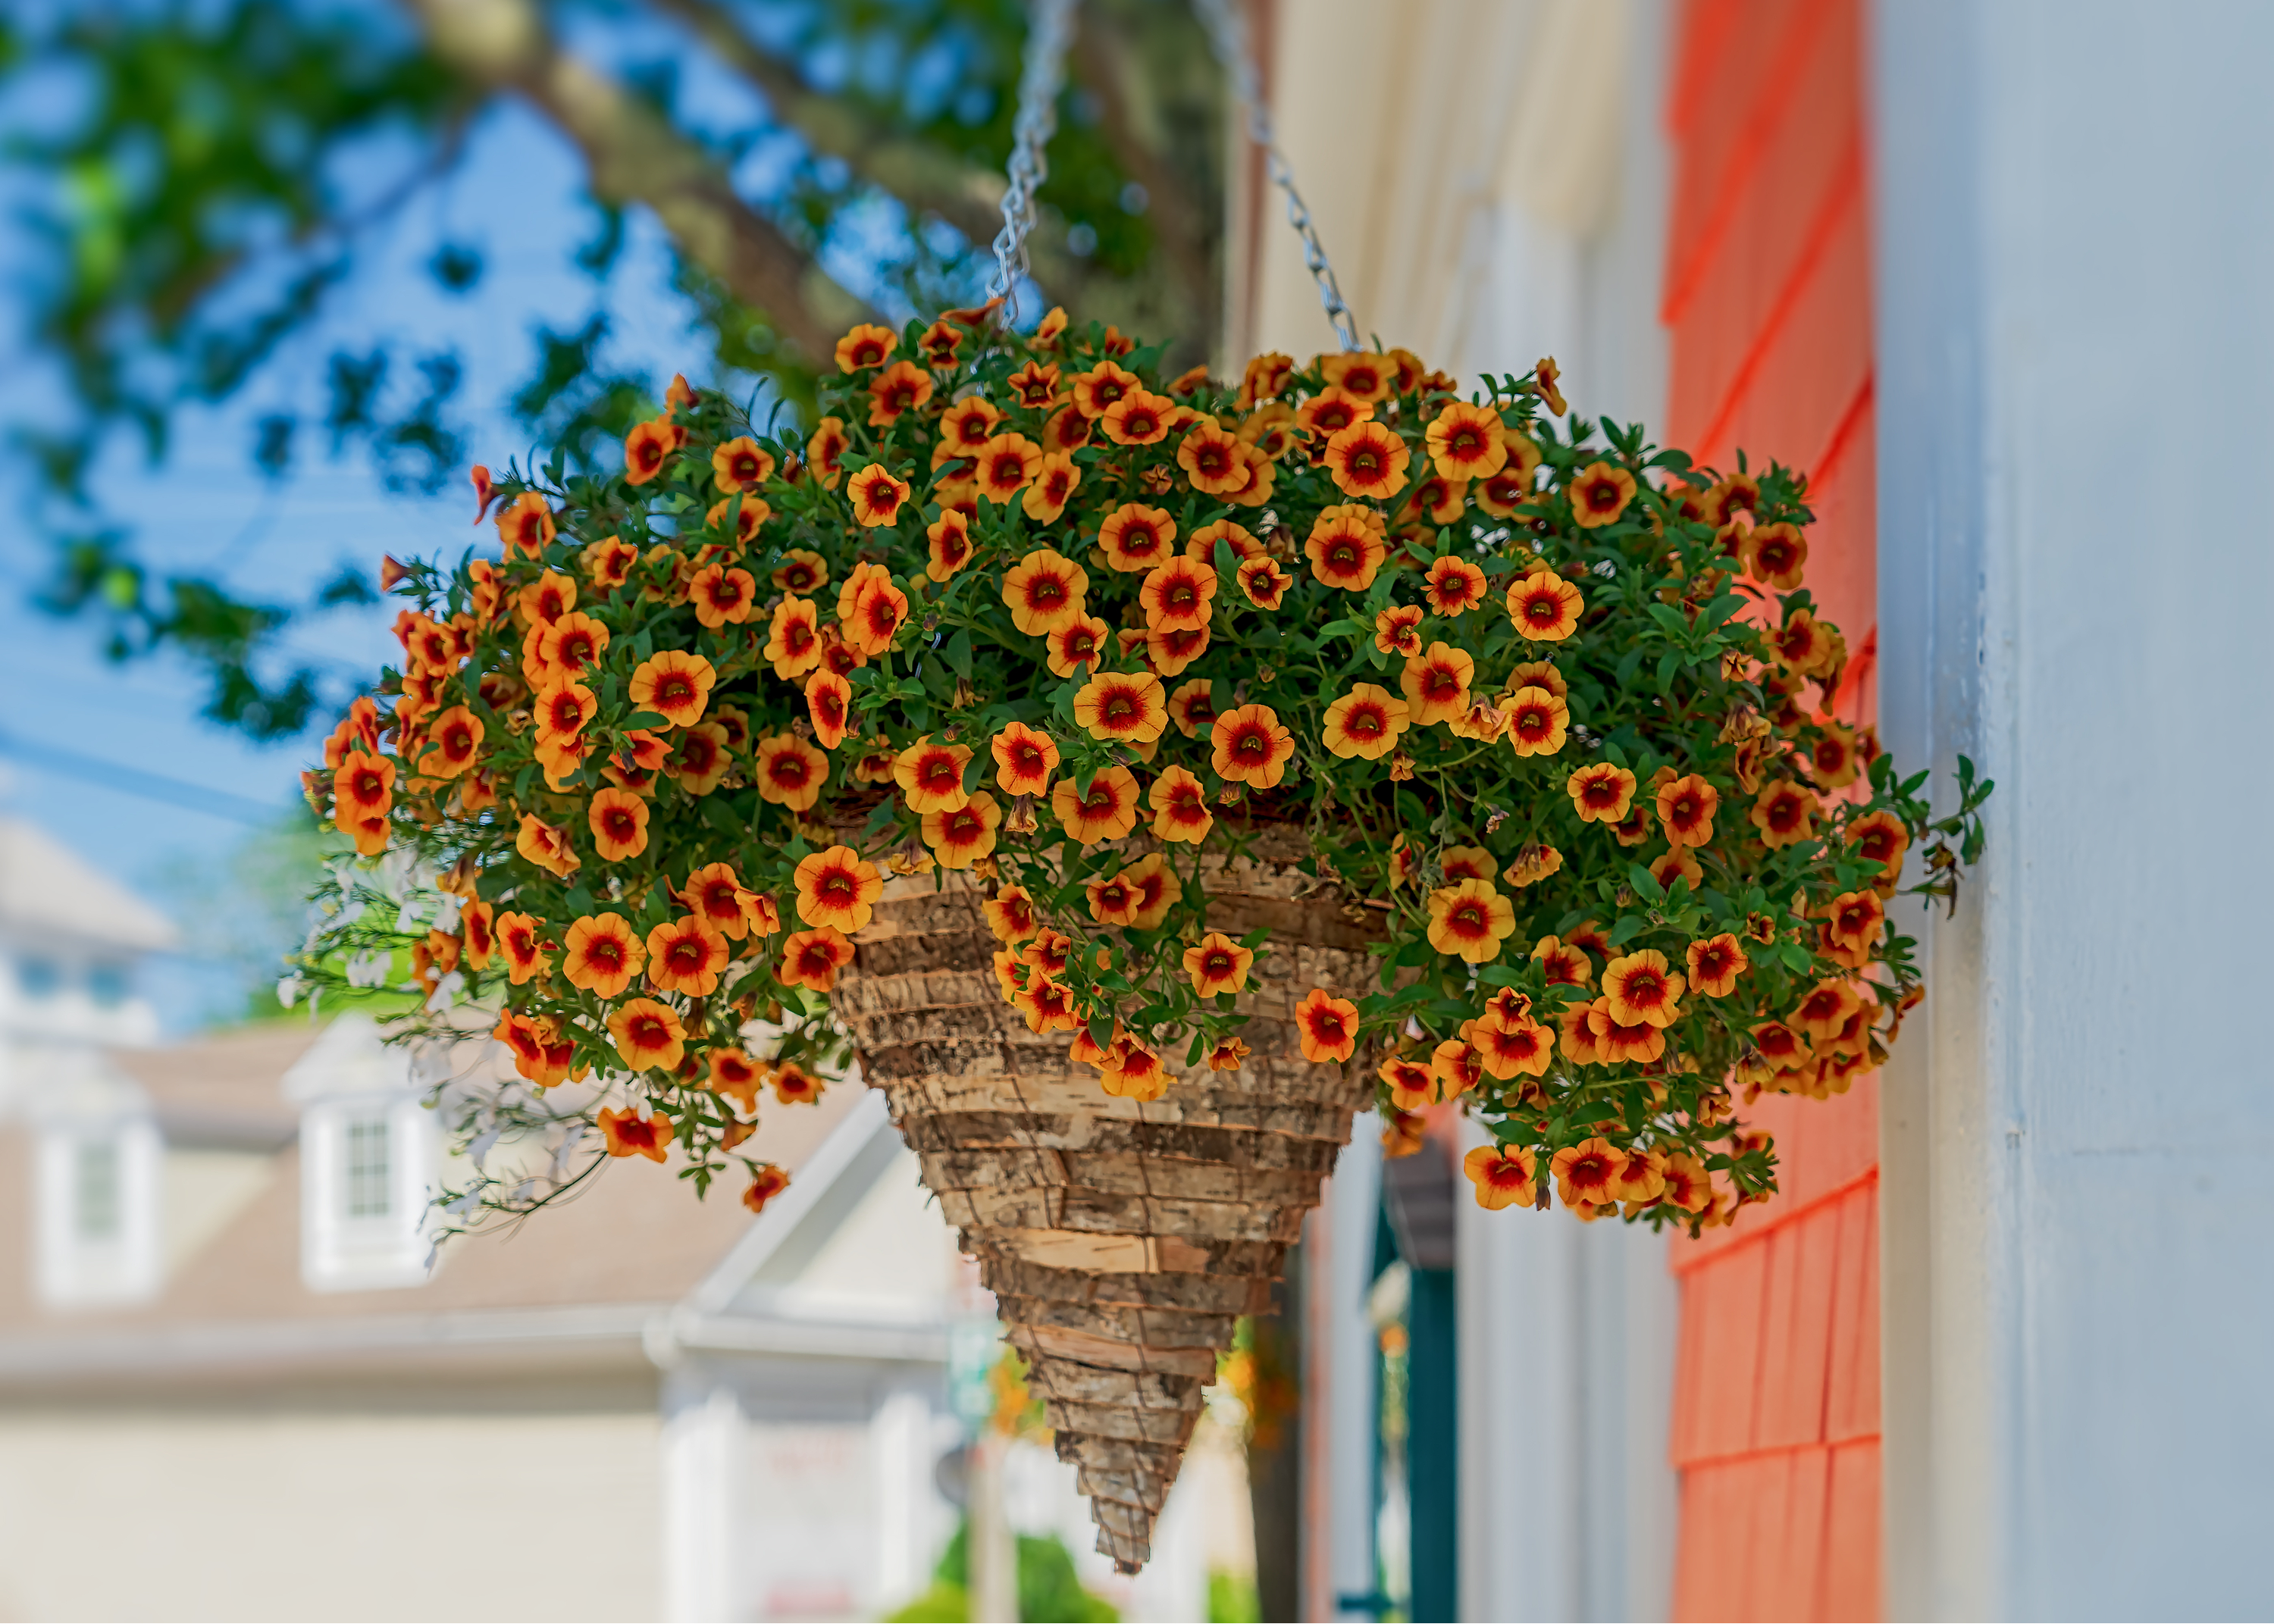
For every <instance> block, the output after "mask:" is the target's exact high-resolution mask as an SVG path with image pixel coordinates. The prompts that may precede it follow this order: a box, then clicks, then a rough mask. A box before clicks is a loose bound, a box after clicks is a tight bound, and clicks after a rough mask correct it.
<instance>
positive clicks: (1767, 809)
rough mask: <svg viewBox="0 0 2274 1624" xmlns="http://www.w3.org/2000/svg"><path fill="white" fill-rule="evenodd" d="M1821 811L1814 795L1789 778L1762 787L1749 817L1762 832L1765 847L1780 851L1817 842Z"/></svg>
mask: <svg viewBox="0 0 2274 1624" xmlns="http://www.w3.org/2000/svg"><path fill="white" fill-rule="evenodd" d="M1821 809H1822V808H1821V806H1820V803H1818V801H1817V799H1816V797H1815V796H1814V795H1813V794H1811V793H1809V792H1808V791H1807V790H1804V789H1803V788H1802V787H1801V786H1799V785H1797V784H1796V783H1794V782H1793V781H1792V780H1791V779H1789V778H1780V779H1778V780H1777V781H1776V782H1775V783H1773V784H1766V785H1764V786H1762V787H1761V793H1759V794H1758V795H1757V796H1755V797H1754V798H1753V809H1752V811H1751V814H1750V815H1749V816H1750V817H1751V822H1752V825H1753V827H1754V828H1755V829H1757V830H1758V831H1760V837H1761V844H1762V845H1763V846H1767V847H1768V848H1769V849H1770V850H1771V851H1776V850H1779V849H1781V848H1782V847H1784V846H1798V845H1799V844H1800V843H1801V842H1802V841H1803V840H1810V839H1813V838H1815V837H1816V818H1817V814H1818V812H1819V811H1820V810H1821Z"/></svg>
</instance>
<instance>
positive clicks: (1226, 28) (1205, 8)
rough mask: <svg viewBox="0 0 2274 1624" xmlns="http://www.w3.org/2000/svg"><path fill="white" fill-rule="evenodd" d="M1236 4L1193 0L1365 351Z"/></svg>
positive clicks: (1324, 278) (1320, 274)
mask: <svg viewBox="0 0 2274 1624" xmlns="http://www.w3.org/2000/svg"><path fill="white" fill-rule="evenodd" d="M1232 5H1233V0H1193V10H1195V11H1198V12H1199V13H1200V18H1201V26H1204V27H1206V28H1207V29H1208V34H1209V44H1210V45H1211V46H1213V47H1214V48H1215V50H1216V61H1217V62H1218V63H1219V64H1222V65H1223V68H1224V72H1225V73H1226V74H1228V75H1230V76H1231V87H1232V90H1233V92H1234V94H1237V95H1238V96H1239V100H1240V104H1241V105H1242V106H1244V107H1245V108H1246V109H1247V139H1250V140H1252V141H1254V143H1255V144H1256V146H1257V147H1261V149H1262V152H1263V165H1264V170H1265V173H1267V174H1268V175H1269V177H1270V178H1271V183H1272V184H1274V185H1276V186H1277V187H1278V188H1279V190H1280V191H1282V192H1285V193H1286V194H1287V223H1288V224H1289V225H1291V226H1293V227H1294V228H1295V234H1296V235H1297V236H1298V237H1301V238H1302V239H1303V264H1304V266H1305V267H1306V268H1307V269H1308V270H1309V271H1310V273H1311V275H1312V278H1313V280H1314V281H1315V282H1317V283H1318V284H1319V303H1320V304H1321V305H1324V306H1325V307H1326V312H1327V320H1329V321H1330V322H1332V323H1333V324H1334V328H1335V336H1336V337H1337V338H1339V339H1341V340H1342V345H1343V349H1344V350H1345V351H1349V350H1362V349H1364V348H1365V346H1364V345H1363V344H1361V343H1360V342H1359V336H1358V319H1357V318H1356V317H1354V316H1352V314H1351V308H1350V306H1349V305H1346V304H1344V302H1343V290H1342V286H1341V284H1340V283H1338V282H1336V281H1335V267H1333V266H1331V265H1329V264H1328V263H1327V250H1326V245H1325V244H1323V243H1321V242H1320V241H1319V229H1318V227H1317V226H1316V225H1314V224H1313V223H1312V221H1311V211H1310V208H1309V207H1308V206H1307V205H1306V204H1305V203H1304V201H1303V194H1302V193H1301V192H1298V191H1296V190H1295V171H1294V169H1293V168H1292V167H1291V166H1290V165H1289V163H1288V162H1287V154H1284V153H1283V152H1281V151H1280V150H1279V143H1278V140H1277V139H1276V138H1275V137H1274V136H1273V134H1272V132H1271V112H1270V109H1269V108H1267V107H1266V106H1265V105H1264V102H1263V87H1262V84H1261V80H1260V79H1258V78H1257V76H1256V71H1255V59H1254V56H1251V55H1249V53H1248V49H1247V25H1246V20H1245V19H1243V18H1241V17H1240V15H1239V12H1237V11H1234V10H1233V9H1232ZM1005 207H1006V208H1007V207H1008V203H1007V200H1006V202H1005Z"/></svg>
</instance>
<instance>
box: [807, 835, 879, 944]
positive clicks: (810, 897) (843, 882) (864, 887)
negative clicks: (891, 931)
mask: <svg viewBox="0 0 2274 1624" xmlns="http://www.w3.org/2000/svg"><path fill="white" fill-rule="evenodd" d="M794 883H795V885H796V886H797V913H798V917H799V918H800V919H802V920H803V921H805V922H806V923H807V924H809V925H827V926H832V927H833V928H835V929H839V930H858V929H861V928H862V926H863V925H866V924H867V923H868V922H869V919H870V913H871V912H872V910H873V908H874V906H875V904H876V901H877V898H878V897H880V896H882V895H884V891H885V878H884V876H882V875H880V874H878V873H877V867H876V865H875V864H874V863H872V862H870V861H868V860H867V859H866V858H864V857H862V855H861V854H860V853H858V852H856V851H855V850H854V849H853V848H852V847H851V846H830V847H828V848H827V849H826V850H825V851H819V852H811V853H807V855H806V856H805V857H804V858H802V859H801V860H800V861H799V862H798V865H797V871H796V874H795V876H794Z"/></svg>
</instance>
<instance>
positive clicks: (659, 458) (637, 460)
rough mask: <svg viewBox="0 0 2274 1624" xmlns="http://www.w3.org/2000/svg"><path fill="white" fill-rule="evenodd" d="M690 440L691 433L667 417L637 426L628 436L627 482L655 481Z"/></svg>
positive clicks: (625, 443)
mask: <svg viewBox="0 0 2274 1624" xmlns="http://www.w3.org/2000/svg"><path fill="white" fill-rule="evenodd" d="M686 438H687V431H686V430H684V429H682V428H678V427H676V426H674V425H673V424H672V423H671V422H670V421H669V420H668V419H666V418H663V417H657V418H655V419H653V420H652V421H651V422H647V423H639V424H635V425H632V432H630V433H629V434H627V435H625V436H624V481H625V483H626V484H628V485H645V484H646V483H647V482H648V481H649V480H651V479H652V478H654V477H656V476H657V475H658V474H659V473H661V472H662V471H663V465H664V464H665V463H666V462H669V461H670V460H671V455H672V453H674V452H675V451H677V450H678V449H679V447H680V443H681V441H682V440H685V439H686Z"/></svg>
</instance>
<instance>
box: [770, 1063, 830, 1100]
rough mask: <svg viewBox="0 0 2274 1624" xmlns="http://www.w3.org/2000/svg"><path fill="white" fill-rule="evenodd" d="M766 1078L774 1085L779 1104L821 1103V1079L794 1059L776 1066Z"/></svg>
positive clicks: (775, 1096) (775, 1097) (775, 1098)
mask: <svg viewBox="0 0 2274 1624" xmlns="http://www.w3.org/2000/svg"><path fill="white" fill-rule="evenodd" d="M766 1080H767V1081H768V1082H769V1083H771V1084H772V1085H773V1091H774V1103H775V1104H777V1105H818V1104H820V1103H821V1091H822V1082H821V1079H819V1078H817V1077H816V1076H815V1075H814V1074H813V1073H812V1072H810V1071H807V1070H806V1069H805V1068H804V1067H803V1066H802V1065H800V1064H797V1063H796V1062H795V1061H794V1060H786V1061H784V1062H782V1064H779V1065H778V1066H776V1067H775V1068H774V1069H773V1071H772V1073H770V1074H769V1075H768V1077H767V1079H766Z"/></svg>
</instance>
